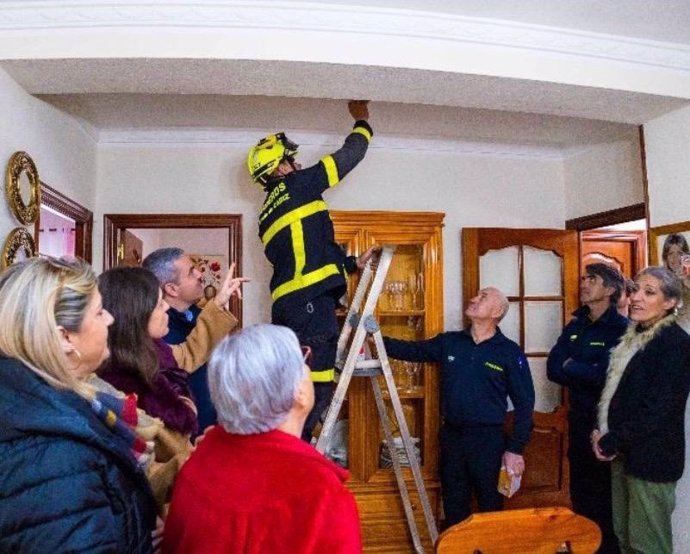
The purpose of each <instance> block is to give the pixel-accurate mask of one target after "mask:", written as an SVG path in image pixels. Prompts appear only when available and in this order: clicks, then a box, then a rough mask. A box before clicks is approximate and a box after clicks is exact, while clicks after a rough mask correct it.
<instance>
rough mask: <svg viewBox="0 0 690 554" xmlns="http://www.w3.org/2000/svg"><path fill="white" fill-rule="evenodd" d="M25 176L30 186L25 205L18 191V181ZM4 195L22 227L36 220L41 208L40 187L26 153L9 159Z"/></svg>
mask: <svg viewBox="0 0 690 554" xmlns="http://www.w3.org/2000/svg"><path fill="white" fill-rule="evenodd" d="M24 173H25V174H26V176H27V177H28V179H29V184H30V186H31V193H30V194H31V195H30V198H29V203H28V204H26V203H25V202H24V199H23V198H22V192H21V190H20V189H19V180H20V178H21V176H22V174H24ZM5 193H6V194H7V201H8V202H9V205H10V209H11V210H12V213H13V214H14V216H15V217H16V218H17V220H18V221H19V222H20V223H22V224H23V225H30V224H31V223H34V222H35V221H36V219H38V214H39V211H40V206H41V186H40V180H39V178H38V170H37V169H36V164H34V161H33V160H32V159H31V156H29V155H28V154H27V153H26V152H15V153H14V154H12V157H10V161H9V163H8V164H7V172H6V173H5Z"/></svg>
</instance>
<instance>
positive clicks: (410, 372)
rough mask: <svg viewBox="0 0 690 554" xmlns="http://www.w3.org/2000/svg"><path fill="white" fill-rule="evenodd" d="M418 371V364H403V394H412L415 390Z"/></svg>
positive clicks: (419, 367)
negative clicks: (405, 379)
mask: <svg viewBox="0 0 690 554" xmlns="http://www.w3.org/2000/svg"><path fill="white" fill-rule="evenodd" d="M420 369H421V366H420V364H419V362H405V372H406V373H407V388H406V389H405V392H408V393H412V392H415V391H416V390H417V384H418V383H417V382H418V378H419V371H420Z"/></svg>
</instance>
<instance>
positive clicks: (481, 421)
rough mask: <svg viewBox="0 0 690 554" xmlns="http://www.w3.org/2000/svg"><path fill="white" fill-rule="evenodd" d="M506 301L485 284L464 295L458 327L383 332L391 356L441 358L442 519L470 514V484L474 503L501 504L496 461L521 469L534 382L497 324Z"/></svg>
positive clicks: (483, 506)
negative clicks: (416, 337) (398, 334)
mask: <svg viewBox="0 0 690 554" xmlns="http://www.w3.org/2000/svg"><path fill="white" fill-rule="evenodd" d="M508 306H509V304H508V300H507V299H506V297H505V295H504V294H503V293H502V292H501V291H499V290H498V289H496V288H493V287H488V288H485V289H482V290H480V291H479V293H478V294H477V296H475V297H474V298H472V299H471V300H470V301H469V305H468V307H467V310H466V311H465V315H467V317H469V319H470V321H471V325H470V327H469V328H467V329H465V330H463V331H457V332H447V333H441V334H440V335H437V336H435V337H434V338H432V339H429V340H423V341H417V342H411V341H403V340H397V339H392V338H388V337H386V338H384V344H385V346H386V352H387V354H388V355H389V356H391V357H392V358H397V359H400V360H409V361H414V362H438V363H440V364H441V415H442V416H443V425H442V426H441V431H440V448H441V457H440V471H441V493H442V496H443V511H444V513H445V526H446V527H449V526H451V525H454V524H455V523H458V522H460V521H462V520H464V519H466V518H467V517H468V516H469V515H470V513H471V512H470V502H471V497H472V493H473V492H475V493H476V496H477V504H478V506H479V511H481V512H489V511H496V510H500V509H502V508H503V497H502V496H501V494H500V493H499V492H498V491H497V485H498V475H499V472H500V469H501V465H505V467H506V470H507V471H508V472H509V474H512V475H516V476H521V475H522V473H523V472H524V470H525V462H524V458H523V456H522V452H523V450H524V448H525V446H526V445H527V442H528V441H529V437H530V434H531V432H532V411H533V409H534V386H533V384H532V375H531V373H530V369H529V365H528V363H527V359H526V358H525V355H524V354H523V352H522V350H521V349H520V347H519V346H518V345H517V344H516V343H515V342H513V341H512V340H510V339H508V338H506V337H505V336H504V335H503V333H501V330H500V329H499V328H498V323H499V322H500V321H501V319H502V318H503V316H505V314H506V312H507V311H508ZM507 398H510V400H511V401H512V403H513V406H514V407H515V412H514V414H515V418H514V420H515V425H514V429H513V433H512V436H511V437H509V438H508V439H507V440H506V437H505V436H504V431H503V424H504V421H505V418H506V411H507V408H508V404H507V400H506V399H507Z"/></svg>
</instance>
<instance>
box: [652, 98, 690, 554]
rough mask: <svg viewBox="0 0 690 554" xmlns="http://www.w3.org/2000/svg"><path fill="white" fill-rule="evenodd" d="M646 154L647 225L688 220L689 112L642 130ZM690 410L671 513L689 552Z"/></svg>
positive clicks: (677, 540) (676, 543) (682, 548)
mask: <svg viewBox="0 0 690 554" xmlns="http://www.w3.org/2000/svg"><path fill="white" fill-rule="evenodd" d="M644 131H645V149H646V152H647V178H648V182H649V184H648V187H649V217H650V225H651V226H652V227H656V226H659V225H668V224H671V223H680V222H682V221H689V220H690V211H689V210H688V206H689V205H690V171H688V153H689V152H690V108H683V109H682V110H677V111H675V112H673V113H670V114H668V115H665V116H663V117H660V118H658V119H655V120H653V121H650V122H649V123H646V124H645V126H644ZM688 430H690V407H688V408H686V412H685V437H686V441H685V460H686V467H685V473H684V474H683V477H682V478H681V480H680V481H679V482H678V488H677V490H676V509H675V511H674V513H673V529H674V533H673V549H674V552H676V553H678V554H680V553H685V552H690V526H689V525H688V522H689V521H690V471H689V470H688V463H689V461H690V440H689V439H688V432H689V431H688Z"/></svg>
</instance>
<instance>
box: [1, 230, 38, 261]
mask: <svg viewBox="0 0 690 554" xmlns="http://www.w3.org/2000/svg"><path fill="white" fill-rule="evenodd" d="M21 251H23V253H24V256H25V257H26V258H33V257H34V256H35V255H36V245H35V244H34V239H33V237H32V236H31V234H30V233H29V232H28V231H27V230H26V229H25V228H24V227H17V228H15V229H13V230H12V231H11V232H10V234H9V235H8V236H7V238H6V239H5V244H4V245H3V247H2V269H3V270H5V269H7V268H8V267H10V266H11V265H12V264H13V263H14V262H15V261H16V260H17V254H19V252H21Z"/></svg>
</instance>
